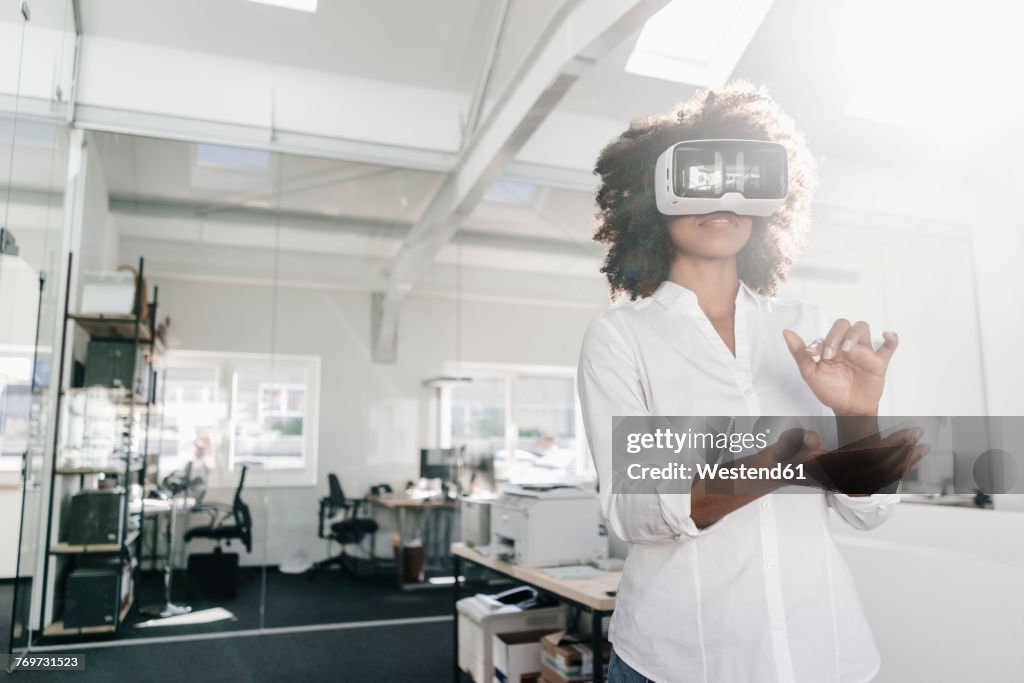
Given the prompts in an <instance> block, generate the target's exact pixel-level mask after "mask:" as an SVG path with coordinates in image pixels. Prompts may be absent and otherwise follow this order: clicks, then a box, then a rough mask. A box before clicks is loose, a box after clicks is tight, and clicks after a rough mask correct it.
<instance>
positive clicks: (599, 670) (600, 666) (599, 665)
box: [590, 609, 604, 683]
mask: <svg viewBox="0 0 1024 683" xmlns="http://www.w3.org/2000/svg"><path fill="white" fill-rule="evenodd" d="M603 616H604V615H603V614H602V613H601V612H599V611H597V610H596V609H595V610H591V612H590V637H591V647H593V648H594V652H593V654H594V683H603V681H604V656H603V655H604V636H603V635H602V634H601V621H602V617H603Z"/></svg>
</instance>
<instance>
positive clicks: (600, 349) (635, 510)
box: [577, 317, 713, 543]
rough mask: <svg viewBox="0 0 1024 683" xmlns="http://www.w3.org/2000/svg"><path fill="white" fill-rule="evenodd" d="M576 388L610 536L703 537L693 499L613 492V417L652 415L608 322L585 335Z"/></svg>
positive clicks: (630, 359)
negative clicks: (693, 511)
mask: <svg viewBox="0 0 1024 683" xmlns="http://www.w3.org/2000/svg"><path fill="white" fill-rule="evenodd" d="M577 389H578V391H579V396H580V404H581V407H582V411H583V425H584V429H585V430H586V435H587V441H588V443H589V445H590V452H591V454H592V456H593V458H594V466H595V467H596V469H597V475H598V481H599V482H600V497H601V510H602V512H603V514H604V517H605V519H606V520H607V521H608V523H609V525H610V526H611V528H612V531H614V532H615V534H616V535H618V536H619V537H620V538H622V539H623V540H624V541H627V542H629V543H667V542H674V541H685V540H689V539H691V538H695V537H697V536H698V535H700V534H702V533H704V531H705V530H701V529H698V528H697V525H696V524H695V523H694V521H693V519H692V518H691V517H690V495H689V494H683V493H656V494H651V493H616V492H615V491H613V485H612V478H613V476H612V471H613V466H612V418H613V417H614V416H643V415H650V414H651V412H650V410H649V409H648V404H647V399H646V397H645V395H644V391H643V385H642V382H641V380H640V371H639V367H638V364H637V360H636V356H635V355H634V354H633V352H632V351H631V350H630V348H629V346H628V344H627V343H626V340H625V338H624V337H623V335H622V334H621V333H620V332H619V331H618V330H617V329H616V328H615V326H614V324H613V323H612V322H611V321H609V320H608V319H607V317H601V318H597V319H596V320H594V322H593V323H591V325H590V327H589V328H588V329H587V333H586V335H585V336H584V339H583V348H582V351H581V353H580V362H579V370H578V373H577ZM712 526H713V525H712ZM710 528H711V527H708V529H710Z"/></svg>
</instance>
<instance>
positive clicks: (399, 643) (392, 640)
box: [0, 569, 469, 683]
mask: <svg viewBox="0 0 1024 683" xmlns="http://www.w3.org/2000/svg"><path fill="white" fill-rule="evenodd" d="M179 579H181V580H179ZM183 579H184V577H176V578H175V583H176V585H177V586H179V590H176V591H175V595H174V600H175V601H181V602H185V601H187V599H188V596H187V590H186V589H185V582H184V580H183ZM264 581H265V583H264ZM161 589H162V584H161V579H160V577H159V576H158V575H149V576H145V577H143V578H142V580H141V582H140V585H139V587H138V596H139V598H140V599H139V601H138V603H139V604H143V605H145V604H148V603H152V602H158V601H159V598H160V597H161ZM12 592H13V587H12V586H9V585H8V586H5V585H3V584H0V614H2V615H3V618H4V619H6V618H7V615H8V614H9V613H10V595H9V593H12ZM261 595H265V596H266V602H265V604H264V609H263V610H262V615H261V610H260V596H261ZM190 604H191V605H192V607H193V608H194V609H203V608H205V607H212V606H222V607H225V608H227V609H229V610H231V611H232V612H233V613H234V614H235V615H236V619H235V620H234V621H230V622H221V623H216V624H208V625H197V626H182V627H160V628H152V629H139V628H135V627H134V626H133V624H135V623H137V622H139V621H141V620H143V619H145V618H146V617H144V616H142V615H140V614H139V613H138V609H137V607H136V608H135V609H133V610H132V614H131V615H130V616H129V619H128V623H127V624H126V625H125V627H124V628H122V629H121V632H120V633H119V634H118V636H117V637H116V638H111V637H110V636H106V637H102V638H98V639H97V640H98V641H99V642H101V643H102V644H103V645H104V646H103V647H96V648H91V649H90V648H86V647H83V648H82V649H81V650H74V649H69V650H64V651H63V652H77V653H81V654H83V655H84V657H85V671H75V672H55V671H17V672H14V673H13V674H9V675H8V674H5V673H0V681H7V680H10V681H11V683H22V682H25V683H30V682H32V681H44V682H46V683H57V682H59V681H73V682H75V683H91V682H93V681H96V682H101V681H103V682H105V681H121V680H132V681H154V682H160V683H163V682H165V681H168V680H185V681H195V682H205V681H232V682H233V683H234V682H239V683H241V682H248V681H253V682H262V681H273V682H277V681H291V680H331V681H344V682H347V681H360V682H361V681H396V682H407V681H408V682H413V683H415V682H417V681H431V682H432V681H451V680H452V676H453V672H454V663H453V661H452V660H453V653H452V647H453V642H452V637H453V634H452V629H453V623H452V621H451V618H450V617H451V614H452V589H451V588H447V587H446V588H438V589H428V590H414V591H401V590H399V589H398V587H397V586H396V585H395V581H394V577H393V576H390V577H389V576H381V577H377V578H365V579H361V580H359V581H355V580H353V579H352V578H351V577H349V576H348V575H345V574H342V573H341V572H338V571H323V572H321V573H319V574H318V575H317V576H315V577H314V578H312V579H311V578H309V577H308V576H304V575H303V576H293V575H287V574H281V573H280V572H278V571H277V570H276V569H268V570H267V572H266V575H265V578H264V576H263V575H262V574H261V573H260V571H259V570H253V571H247V572H246V573H245V574H244V575H243V577H242V583H241V586H240V589H239V592H238V596H237V597H236V598H235V599H233V600H230V601H211V602H199V601H190ZM422 617H432V618H438V617H440V618H441V620H440V621H431V622H429V623H412V624H387V625H374V624H368V623H367V624H365V625H361V624H360V622H370V621H376V620H400V619H409V618H422ZM331 624H345V627H343V628H333V627H329V626H328V627H327V628H325V630H312V631H308V630H307V631H304V632H301V633H273V632H271V633H262V634H257V635H246V634H239V635H238V636H235V637H232V636H231V635H230V633H229V632H230V631H239V630H249V629H253V630H255V629H259V628H261V626H262V627H263V628H267V629H275V628H291V627H296V626H311V625H312V626H316V625H331ZM0 626H3V624H0ZM2 633H5V632H4V631H0V634H2ZM169 636H171V637H173V636H191V637H197V636H199V637H203V639H195V640H186V641H175V642H158V643H143V642H134V643H132V642H131V641H133V640H135V641H138V640H139V639H142V638H165V637H169ZM78 642H81V641H77V640H67V639H64V640H61V639H52V638H51V639H48V640H47V641H45V642H39V643H37V645H58V644H59V645H68V644H69V643H78ZM121 643H124V644H121ZM84 644H85V643H83V645H84ZM5 645H6V644H5ZM3 649H6V647H4V648H3ZM460 677H461V680H462V681H464V682H465V681H468V680H469V678H468V676H466V675H465V674H461V676H460Z"/></svg>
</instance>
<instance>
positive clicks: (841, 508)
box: [827, 491, 900, 531]
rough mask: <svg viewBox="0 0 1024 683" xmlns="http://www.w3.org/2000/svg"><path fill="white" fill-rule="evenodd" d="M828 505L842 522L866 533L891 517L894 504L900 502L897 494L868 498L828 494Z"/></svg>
mask: <svg viewBox="0 0 1024 683" xmlns="http://www.w3.org/2000/svg"><path fill="white" fill-rule="evenodd" d="M827 496H828V504H829V505H830V506H831V507H832V509H833V510H835V511H836V512H837V513H838V514H839V516H840V517H842V518H843V521H844V522H846V523H847V524H849V525H850V526H852V527H853V528H854V529H860V530H862V531H868V530H869V529H874V528H875V527H877V526H879V525H880V524H882V522H884V521H885V520H887V519H889V518H890V517H892V514H893V512H895V510H896V504H897V503H899V502H900V494H898V493H873V494H871V495H870V496H848V495H846V494H845V493H835V492H831V491H830V492H829V493H828V494H827Z"/></svg>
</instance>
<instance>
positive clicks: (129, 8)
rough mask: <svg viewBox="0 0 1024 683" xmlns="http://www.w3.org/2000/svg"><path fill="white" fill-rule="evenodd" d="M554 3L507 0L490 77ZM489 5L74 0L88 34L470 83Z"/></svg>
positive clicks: (525, 42) (319, 67) (353, 72)
mask: <svg viewBox="0 0 1024 683" xmlns="http://www.w3.org/2000/svg"><path fill="white" fill-rule="evenodd" d="M558 4H559V3H558V2H555V1H553V0H513V1H512V4H511V7H510V11H509V16H508V19H507V22H506V30H505V34H504V38H503V43H504V45H503V48H504V56H503V58H502V60H500V61H499V63H498V65H497V66H498V74H497V76H498V77H499V78H500V77H501V75H502V73H506V74H507V72H508V70H510V68H511V66H512V65H513V64H514V63H517V62H518V60H519V59H520V58H521V57H522V55H523V54H525V52H526V50H527V49H528V48H529V46H530V44H531V43H532V41H533V40H534V39H535V37H536V35H537V34H538V33H539V31H540V29H541V27H542V26H543V25H544V23H545V22H546V20H547V18H548V17H549V16H550V15H551V14H552V13H553V12H554V10H555V9H557V7H558ZM497 7H498V3H497V2H494V1H493V0H430V1H429V2H415V1H410V0H372V2H366V1H360V2H356V1H353V0H348V1H345V0H322V1H321V2H320V3H319V6H318V8H317V11H316V12H315V13H306V12H297V11H292V10H287V9H282V8H279V7H272V6H269V5H262V4H257V3H253V2H248V1H247V0H147V1H146V2H139V1H138V0H102V1H101V2H83V3H82V13H83V16H82V25H83V30H84V31H85V32H86V33H88V34H90V35H96V36H104V37H108V38H116V39H119V40H126V41H134V42H140V43H146V44H150V45H160V46H164V47H173V48H177V49H181V50H188V51H195V52H203V53H208V54H216V55H220V56H224V57H232V58H237V59H247V60H253V61H258V62H270V63H274V64H281V65H286V66H294V67H299V68H305V69H312V70H316V71H326V72H332V73H338V74H345V75H350V76H359V77H361V78H368V79H375V80H381V81H389V82H393V83H406V84H414V85H418V86H421V87H427V88H438V89H442V90H451V91H455V92H463V93H469V92H472V90H473V87H474V85H475V84H476V80H477V77H478V70H479V65H480V64H481V63H482V61H483V55H484V53H485V51H486V47H487V44H488V41H489V35H488V30H487V28H488V27H489V26H491V25H493V22H494V12H495V11H496V9H497ZM452 36H458V39H457V40H453V39H452Z"/></svg>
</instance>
